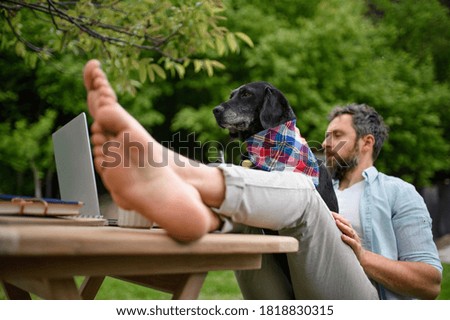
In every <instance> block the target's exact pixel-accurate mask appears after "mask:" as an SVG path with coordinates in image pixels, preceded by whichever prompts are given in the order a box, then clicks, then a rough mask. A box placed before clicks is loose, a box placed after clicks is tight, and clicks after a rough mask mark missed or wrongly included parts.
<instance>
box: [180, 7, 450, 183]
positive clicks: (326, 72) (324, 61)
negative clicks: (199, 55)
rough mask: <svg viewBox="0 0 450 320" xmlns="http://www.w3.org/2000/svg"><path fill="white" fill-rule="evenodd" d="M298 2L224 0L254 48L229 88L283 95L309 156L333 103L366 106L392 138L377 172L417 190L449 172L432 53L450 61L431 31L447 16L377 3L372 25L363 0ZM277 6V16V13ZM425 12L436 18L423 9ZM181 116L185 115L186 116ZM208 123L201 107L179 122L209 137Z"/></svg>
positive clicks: (444, 89)
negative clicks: (265, 84)
mask: <svg viewBox="0 0 450 320" xmlns="http://www.w3.org/2000/svg"><path fill="white" fill-rule="evenodd" d="M381 2H382V1H379V2H377V1H375V2H374V3H375V4H378V3H381ZM400 3H402V5H401V6H400ZM295 4H297V2H296V3H295ZM298 4H299V7H297V8H294V7H295V6H294V5H293V3H292V2H291V1H277V10H274V8H273V7H272V6H266V7H265V6H262V5H261V6H259V5H258V4H256V5H255V4H254V3H253V2H251V3H249V2H246V1H239V0H235V1H230V4H229V7H230V8H232V9H233V10H232V9H230V10H228V11H227V13H228V20H229V23H230V24H231V25H233V26H234V28H237V29H239V30H242V31H243V32H244V33H246V34H248V35H249V36H250V37H251V38H252V40H253V42H254V43H255V47H254V49H248V48H246V49H245V50H242V55H241V60H242V61H240V62H239V65H240V66H245V69H242V68H241V69H231V71H230V73H231V74H228V73H227V78H229V79H233V82H237V83H236V84H235V87H237V86H238V85H240V84H242V83H243V82H248V81H257V80H265V81H269V82H271V83H273V84H274V85H275V86H277V87H278V88H279V89H281V90H282V91H283V92H284V93H285V95H286V96H287V98H288V100H289V102H290V104H291V105H292V107H293V108H294V110H295V111H296V114H297V116H298V118H299V121H298V123H299V126H300V129H301V132H302V135H304V136H305V137H307V139H308V141H309V144H310V146H312V147H314V148H315V149H316V150H320V149H321V142H322V140H323V136H324V132H325V128H326V124H327V122H326V115H327V113H328V112H329V111H330V109H331V108H332V107H333V106H335V105H342V104H347V103H353V102H356V103H366V104H369V105H371V106H373V107H375V108H376V109H377V110H378V111H379V112H380V113H381V114H382V115H383V116H384V118H385V120H386V122H387V123H388V124H389V125H390V128H391V130H390V139H389V140H388V142H387V143H386V144H385V147H384V149H383V151H382V153H381V156H380V158H379V160H378V161H377V166H379V168H380V169H381V170H383V171H385V172H387V173H389V174H393V175H397V176H400V177H402V178H404V179H406V180H407V181H409V182H412V183H414V184H415V185H416V186H423V185H426V184H428V183H429V182H430V181H431V179H433V178H434V177H435V174H436V172H447V175H448V174H450V172H449V168H450V162H449V161H450V158H449V156H448V155H449V152H450V144H449V143H448V141H449V138H450V137H449V134H450V130H449V128H450V122H449V114H450V113H449V112H448V110H449V108H450V105H449V103H450V99H449V98H450V96H449V95H450V91H449V83H448V81H444V82H441V83H438V82H437V81H436V80H437V78H438V75H437V65H436V63H437V60H436V59H437V58H436V57H437V56H436V54H437V52H438V51H439V49H438V48H441V49H442V48H444V47H445V50H444V52H445V53H446V60H445V62H446V65H450V61H449V55H448V52H449V51H450V50H449V49H450V47H447V46H445V43H446V40H443V41H442V42H439V41H438V40H437V39H438V38H439V34H438V33H436V32H434V31H433V30H432V29H430V28H429V27H430V26H433V25H435V24H436V23H438V22H439V21H440V22H442V23H443V24H444V25H447V24H448V23H449V21H450V20H449V19H448V15H446V12H448V10H446V8H444V7H443V6H441V5H440V4H439V3H438V2H437V1H432V2H431V4H427V5H425V4H424V3H423V2H421V3H420V4H419V3H418V2H415V1H406V2H391V1H385V2H384V7H383V8H384V9H385V10H386V12H385V13H384V15H383V16H382V17H381V18H380V17H378V16H377V19H374V18H373V15H372V14H368V11H370V8H369V7H368V6H367V5H366V3H365V2H364V1H358V0H352V1H345V2H343V1H338V0H330V1H300V2H298ZM278 6H279V7H278ZM283 6H285V8H286V9H285V10H283V9H280V7H283ZM378 9H379V8H378ZM425 9H427V10H432V12H433V13H435V15H434V14H433V15H431V14H429V13H428V12H423V10H425ZM390 10H392V12H391V11H390ZM397 10H398V11H399V12H397ZM275 11H276V12H275ZM290 13H291V14H290ZM406 15H409V16H408V21H411V24H406V26H405V24H403V22H402V21H403V20H402V19H400V17H404V16H406ZM432 16H433V17H434V16H435V17H436V20H434V19H432ZM384 17H385V18H384ZM416 19H418V20H420V22H419V23H420V28H419V30H416V29H414V22H415V21H416ZM444 20H445V21H444ZM394 22H395V23H394ZM438 30H441V31H443V30H442V28H438ZM448 30H450V28H448ZM420 31H423V33H422V34H421V36H420V37H419V35H418V34H419V33H420ZM447 32H448V31H447V30H446V31H443V34H446V33H447ZM402 34H416V36H415V37H413V38H410V37H407V36H401V35H402ZM400 38H401V39H403V41H402V42H401V43H402V44H401V45H400V44H399V42H398V39H400ZM419 38H420V41H421V42H420V43H418V41H419V40H418V39H419ZM420 47H426V48H427V49H426V50H419V48H420ZM440 63H441V64H442V61H441V62H440ZM225 64H226V65H232V63H227V62H225ZM228 70H230V69H228ZM239 79H241V80H242V81H241V82H238V81H239ZM227 86H229V84H227ZM211 90H216V88H211ZM224 98H225V96H224ZM219 101H221V100H219ZM215 104H217V102H215ZM213 105H214V104H213ZM193 113H194V112H193V111H192V109H191V110H189V114H190V115H189V116H190V117H191V118H192V119H194V118H195V117H196V116H194V115H193ZM180 115H183V117H186V116H187V114H186V112H185V111H180ZM206 117H207V112H206V111H205V110H204V109H203V108H201V109H200V110H198V118H196V119H198V121H195V125H194V124H192V123H190V122H186V121H185V122H183V124H182V125H181V126H182V127H184V128H186V129H190V130H193V131H194V130H195V131H196V132H198V131H199V130H201V131H202V132H203V131H208V130H210V128H209V123H208V122H207V121H205V119H206ZM175 119H176V121H177V119H178V117H176V118H175ZM176 123H177V124H180V121H177V122H176ZM181 126H180V125H178V126H177V127H176V128H177V129H178V128H180V127H181Z"/></svg>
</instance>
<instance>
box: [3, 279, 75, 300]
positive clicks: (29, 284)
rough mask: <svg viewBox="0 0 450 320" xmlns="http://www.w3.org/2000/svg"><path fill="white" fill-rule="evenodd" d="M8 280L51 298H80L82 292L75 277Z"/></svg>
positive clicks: (24, 288) (14, 284) (17, 285)
mask: <svg viewBox="0 0 450 320" xmlns="http://www.w3.org/2000/svg"><path fill="white" fill-rule="evenodd" d="M6 281H7V282H9V283H10V284H12V285H13V286H15V287H17V288H20V289H21V290H23V291H25V292H30V293H35V294H36V295H38V296H40V297H42V298H44V299H49V300H57V299H61V300H74V299H76V300H78V299H81V296H80V294H79V293H78V289H77V286H76V283H75V280H74V279H73V278H56V279H53V278H50V279H36V278H21V279H7V280H6Z"/></svg>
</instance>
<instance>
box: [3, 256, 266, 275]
mask: <svg viewBox="0 0 450 320" xmlns="http://www.w3.org/2000/svg"><path fill="white" fill-rule="evenodd" d="M260 267H261V255H259V254H247V255H241V254H236V255H217V254H216V255H214V254H210V255H178V256H174V255H160V256H150V257H142V256H111V257H110V256H106V257H105V256H97V257H86V256H73V257H46V258H45V259H43V258H41V257H5V258H2V263H1V264H0V279H5V280H8V279H11V278H17V277H54V278H55V277H67V276H71V275H86V276H109V275H150V274H175V273H197V272H208V271H213V270H249V269H259V268H260Z"/></svg>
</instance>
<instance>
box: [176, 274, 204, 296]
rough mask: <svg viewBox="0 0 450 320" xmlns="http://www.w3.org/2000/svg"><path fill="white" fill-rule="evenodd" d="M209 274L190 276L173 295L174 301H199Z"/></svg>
mask: <svg viewBox="0 0 450 320" xmlns="http://www.w3.org/2000/svg"><path fill="white" fill-rule="evenodd" d="M206 275H207V273H206V272H203V273H193V274H189V275H188V276H187V277H186V279H185V280H184V281H182V282H180V284H179V286H178V288H177V289H176V290H175V292H174V293H173V297H172V299H173V300H192V299H197V298H198V296H199V294H200V290H201V289H202V286H203V282H204V281H205V278H206Z"/></svg>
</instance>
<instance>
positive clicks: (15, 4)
mask: <svg viewBox="0 0 450 320" xmlns="http://www.w3.org/2000/svg"><path fill="white" fill-rule="evenodd" d="M7 3H9V4H11V5H8V4H7ZM47 3H48V5H42V4H32V3H27V2H23V1H16V0H4V1H2V2H1V3H0V8H3V9H6V10H7V11H8V12H18V11H20V10H21V9H23V8H27V9H30V10H32V11H37V12H41V13H44V14H47V15H49V16H50V18H51V20H52V23H53V25H55V27H56V28H57V29H58V30H61V31H66V32H67V30H63V29H61V27H60V26H59V25H58V23H57V22H56V20H55V17H57V18H59V19H61V20H64V21H67V22H69V23H70V24H71V25H73V26H75V27H76V28H78V29H79V30H81V31H82V32H85V33H86V34H88V35H89V36H90V37H92V38H94V39H98V40H100V41H102V42H105V43H110V44H112V45H116V46H121V47H125V46H131V47H133V48H136V49H140V50H145V51H154V52H157V53H159V54H160V55H161V56H164V57H166V58H169V59H170V60H172V61H175V62H178V63H182V62H184V61H185V57H183V58H176V57H173V56H171V55H170V54H168V53H167V52H165V51H164V50H163V48H162V47H163V46H164V45H165V44H166V43H167V42H168V41H169V40H170V39H172V38H174V37H175V36H176V35H177V34H178V33H179V30H180V28H182V25H180V26H179V27H178V28H177V29H175V30H174V31H173V32H172V33H171V34H169V35H168V36H165V37H162V38H158V39H157V38H154V37H151V36H149V35H147V34H143V35H139V34H136V33H134V32H129V31H127V30H126V29H125V28H122V27H120V26H114V25H108V24H104V23H101V22H99V21H98V20H93V19H90V18H87V17H84V16H80V17H75V16H71V15H69V14H67V12H66V11H64V10H61V9H60V8H58V7H57V4H56V3H55V2H54V1H52V0H47ZM71 4H73V3H72V2H65V3H58V5H60V6H67V5H71ZM8 23H9V25H10V27H12V24H11V22H10V21H8ZM94 26H95V27H97V28H100V29H105V30H110V31H113V32H115V33H116V34H118V35H124V36H127V37H132V38H137V39H144V40H146V41H149V42H151V43H152V44H153V45H150V46H149V45H143V44H136V43H132V42H130V41H129V40H124V39H120V38H118V37H112V36H108V35H105V34H102V33H100V32H98V31H96V30H95V29H93V28H92V27H94ZM13 33H14V35H15V36H16V37H17V38H18V39H19V40H20V41H22V42H23V43H25V44H27V47H28V48H30V49H32V50H34V51H37V52H39V51H42V50H44V49H43V48H39V47H37V46H34V45H32V44H31V43H29V42H27V41H26V40H25V39H23V38H21V37H20V35H18V34H17V32H15V31H14V30H13Z"/></svg>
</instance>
